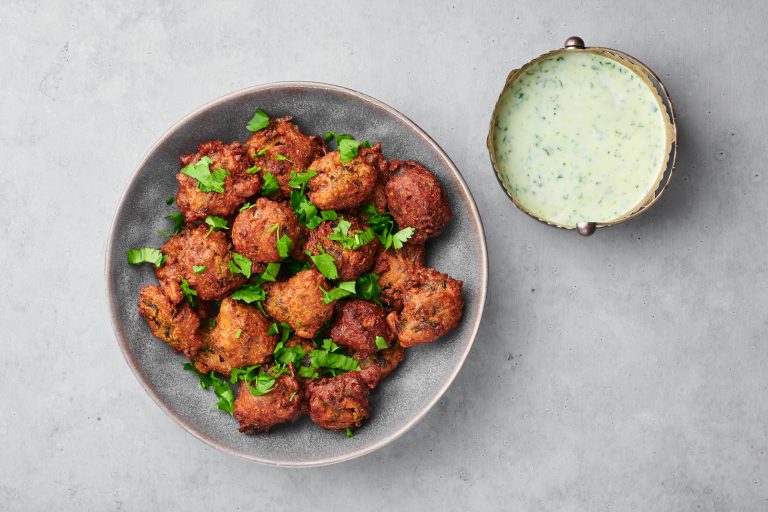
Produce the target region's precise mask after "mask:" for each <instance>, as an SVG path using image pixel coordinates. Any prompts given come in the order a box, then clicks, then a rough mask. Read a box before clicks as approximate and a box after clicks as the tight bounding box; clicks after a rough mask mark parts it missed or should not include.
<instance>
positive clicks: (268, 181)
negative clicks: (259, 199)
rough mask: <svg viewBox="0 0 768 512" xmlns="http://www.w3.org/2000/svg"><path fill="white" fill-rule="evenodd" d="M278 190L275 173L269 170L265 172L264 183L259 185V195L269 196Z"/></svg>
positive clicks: (278, 185)
mask: <svg viewBox="0 0 768 512" xmlns="http://www.w3.org/2000/svg"><path fill="white" fill-rule="evenodd" d="M278 190H280V184H279V183H278V182H277V178H275V175H274V174H272V173H271V172H265V173H264V183H263V184H262V185H261V195H262V196H264V197H269V196H271V195H272V194H274V193H275V192H277V191H278Z"/></svg>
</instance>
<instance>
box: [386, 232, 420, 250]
mask: <svg viewBox="0 0 768 512" xmlns="http://www.w3.org/2000/svg"><path fill="white" fill-rule="evenodd" d="M415 232H416V230H415V229H414V228H404V229H401V230H400V231H398V232H397V233H395V234H394V235H392V247H394V248H395V249H402V248H403V244H404V243H405V242H407V241H408V239H409V238H411V237H412V236H413V234H414V233H415Z"/></svg>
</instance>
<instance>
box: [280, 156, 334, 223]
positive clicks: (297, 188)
mask: <svg viewBox="0 0 768 512" xmlns="http://www.w3.org/2000/svg"><path fill="white" fill-rule="evenodd" d="M316 175H317V171H315V170H314V169H307V170H306V171H304V172H300V173H297V172H296V171H291V179H290V180H289V181H288V185H289V186H290V187H291V188H292V189H293V190H292V191H291V208H293V211H294V213H296V217H298V219H299V223H301V224H302V225H303V226H306V227H308V228H309V229H315V228H316V227H317V226H319V225H320V224H321V223H322V222H323V221H324V220H335V219H337V218H338V214H337V213H336V212H335V211H333V210H323V211H319V210H318V209H317V206H315V205H314V204H313V203H312V201H310V200H309V198H308V197H307V194H306V193H305V189H306V186H307V183H308V182H309V180H311V179H312V178H314V177H315V176H316Z"/></svg>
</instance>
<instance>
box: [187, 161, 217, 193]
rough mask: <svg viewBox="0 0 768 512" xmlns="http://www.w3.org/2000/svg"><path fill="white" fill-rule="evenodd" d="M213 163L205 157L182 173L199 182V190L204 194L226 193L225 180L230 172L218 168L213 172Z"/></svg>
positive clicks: (189, 165) (188, 166)
mask: <svg viewBox="0 0 768 512" xmlns="http://www.w3.org/2000/svg"><path fill="white" fill-rule="evenodd" d="M212 163H213V160H211V159H210V158H209V157H207V156H204V157H203V158H201V159H200V160H199V161H197V162H192V163H190V164H188V165H186V166H185V167H184V168H183V169H182V170H181V172H182V173H183V174H186V175H187V176H190V177H192V178H195V179H196V180H197V188H199V189H200V190H201V191H203V192H218V193H219V194H223V193H224V180H225V179H226V177H227V176H229V171H228V170H226V169H222V168H221V167H217V168H216V169H215V170H214V171H213V172H211V169H210V166H211V164H212Z"/></svg>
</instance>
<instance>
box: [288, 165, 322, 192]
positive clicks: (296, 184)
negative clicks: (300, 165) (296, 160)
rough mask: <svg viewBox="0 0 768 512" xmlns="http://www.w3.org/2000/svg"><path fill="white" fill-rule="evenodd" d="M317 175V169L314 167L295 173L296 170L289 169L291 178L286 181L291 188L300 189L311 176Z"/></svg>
mask: <svg viewBox="0 0 768 512" xmlns="http://www.w3.org/2000/svg"><path fill="white" fill-rule="evenodd" d="M315 176H317V171H316V170H314V169H307V170H306V171H304V172H300V173H296V171H291V179H290V180H289V181H288V185H289V186H290V187H291V188H297V189H301V188H302V187H304V185H306V184H307V182H309V180H311V179H312V178H314V177H315Z"/></svg>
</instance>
